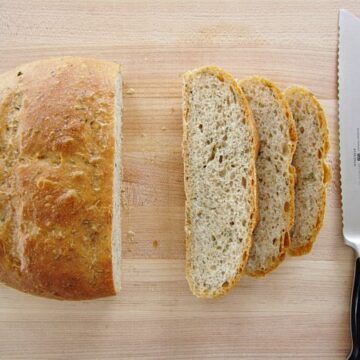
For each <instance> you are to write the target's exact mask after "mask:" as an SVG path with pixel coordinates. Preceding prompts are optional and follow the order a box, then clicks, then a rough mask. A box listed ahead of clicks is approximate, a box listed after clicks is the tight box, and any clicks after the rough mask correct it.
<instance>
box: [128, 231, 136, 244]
mask: <svg viewBox="0 0 360 360" xmlns="http://www.w3.org/2000/svg"><path fill="white" fill-rule="evenodd" d="M127 238H128V240H129V242H133V241H134V239H135V233H134V232H133V231H131V230H129V231H128V232H127Z"/></svg>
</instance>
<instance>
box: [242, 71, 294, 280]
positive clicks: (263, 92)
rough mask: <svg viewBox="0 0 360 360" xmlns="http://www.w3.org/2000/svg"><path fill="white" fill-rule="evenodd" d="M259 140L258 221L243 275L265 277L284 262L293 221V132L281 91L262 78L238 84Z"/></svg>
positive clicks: (289, 114) (257, 166) (291, 120)
mask: <svg viewBox="0 0 360 360" xmlns="http://www.w3.org/2000/svg"><path fill="white" fill-rule="evenodd" d="M240 86H241V88H242V89H243V91H244V93H245V95H246V97H247V99H248V101H249V103H250V107H251V109H252V111H253V114H254V119H255V122H256V126H257V129H258V131H259V136H260V150H259V156H258V158H257V161H256V173H257V179H258V189H259V212H260V219H259V223H258V224H257V226H256V229H255V231H254V243H253V246H252V248H251V251H250V257H249V261H248V264H247V267H246V272H247V274H249V275H252V276H259V275H265V274H266V273H268V272H269V271H271V270H273V269H275V268H276V267H277V266H278V264H279V263H280V262H281V261H282V260H283V259H284V257H285V252H286V248H287V247H288V246H289V231H290V229H291V227H292V225H293V221H294V181H295V173H294V169H293V167H292V166H291V161H292V158H293V154H294V151H295V145H296V131H295V124H294V120H293V118H292V116H291V112H290V109H289V107H288V105H287V103H286V101H285V100H284V98H283V96H282V94H281V92H280V90H279V89H278V88H277V87H276V86H275V85H274V84H273V83H271V82H270V81H268V80H266V79H263V78H261V77H257V76H254V77H250V78H247V79H245V80H243V81H241V82H240Z"/></svg>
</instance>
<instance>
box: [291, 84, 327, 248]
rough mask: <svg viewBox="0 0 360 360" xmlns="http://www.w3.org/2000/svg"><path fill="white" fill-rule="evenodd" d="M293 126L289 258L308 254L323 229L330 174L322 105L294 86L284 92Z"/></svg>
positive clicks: (308, 92) (311, 95) (306, 91)
mask: <svg viewBox="0 0 360 360" xmlns="http://www.w3.org/2000/svg"><path fill="white" fill-rule="evenodd" d="M285 97H286V99H287V101H288V103H289V105H290V108H291V111H292V114H293V117H294V119H295V123H296V129H297V134H298V143H297V147H296V151H295V155H294V160H293V165H294V166H295V168H296V173H297V181H296V187H295V223H294V227H293V229H292V231H291V245H290V249H289V252H290V254H291V255H303V254H306V253H308V252H309V251H310V250H311V248H312V245H313V243H314V241H315V239H316V236H317V234H318V232H319V230H320V228H321V226H322V223H323V219H324V212H325V203H326V184H327V183H328V182H329V180H330V178H331V171H330V168H329V167H328V165H327V164H326V162H325V158H326V154H327V152H328V151H329V135H328V128H327V125H326V118H325V114H324V111H323V109H322V108H321V105H320V104H319V102H318V101H317V99H316V98H315V96H314V95H313V94H312V93H311V92H310V91H309V90H307V89H305V88H302V87H299V86H294V87H291V88H289V89H287V90H286V91H285Z"/></svg>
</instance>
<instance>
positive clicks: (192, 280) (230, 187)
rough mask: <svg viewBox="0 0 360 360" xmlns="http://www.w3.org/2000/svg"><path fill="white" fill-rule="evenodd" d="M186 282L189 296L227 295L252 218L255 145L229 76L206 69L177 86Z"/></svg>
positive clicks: (239, 266) (239, 95) (242, 104)
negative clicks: (181, 101) (181, 118)
mask: <svg viewBox="0 0 360 360" xmlns="http://www.w3.org/2000/svg"><path fill="white" fill-rule="evenodd" d="M183 109H184V163H185V190H186V238H187V254H186V258H187V272H186V276H187V279H188V282H189V285H190V288H191V290H192V291H193V293H194V294H195V295H197V296H200V297H214V296H218V295H221V294H223V293H225V292H226V291H228V290H229V289H230V288H231V287H232V286H233V285H234V283H235V281H236V280H237V279H238V277H239V275H240V273H241V272H242V269H243V267H244V265H245V263H246V260H247V256H248V251H249V247H250V245H251V233H252V229H253V224H254V217H255V214H254V211H255V156H256V155H255V139H254V132H253V128H252V127H251V124H250V112H249V109H248V108H247V103H246V99H245V97H244V95H243V94H242V93H241V90H240V89H239V88H238V86H237V84H236V82H235V81H234V80H233V79H232V78H231V77H230V75H228V74H226V73H224V72H223V71H222V70H220V69H217V68H214V67H208V68H202V69H199V70H197V71H195V72H191V73H187V74H186V75H185V79H184V105H183Z"/></svg>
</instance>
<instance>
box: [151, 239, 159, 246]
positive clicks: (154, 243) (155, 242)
mask: <svg viewBox="0 0 360 360" xmlns="http://www.w3.org/2000/svg"><path fill="white" fill-rule="evenodd" d="M152 245H153V247H154V248H157V247H158V246H159V242H158V241H157V240H154V241H153V243H152Z"/></svg>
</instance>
